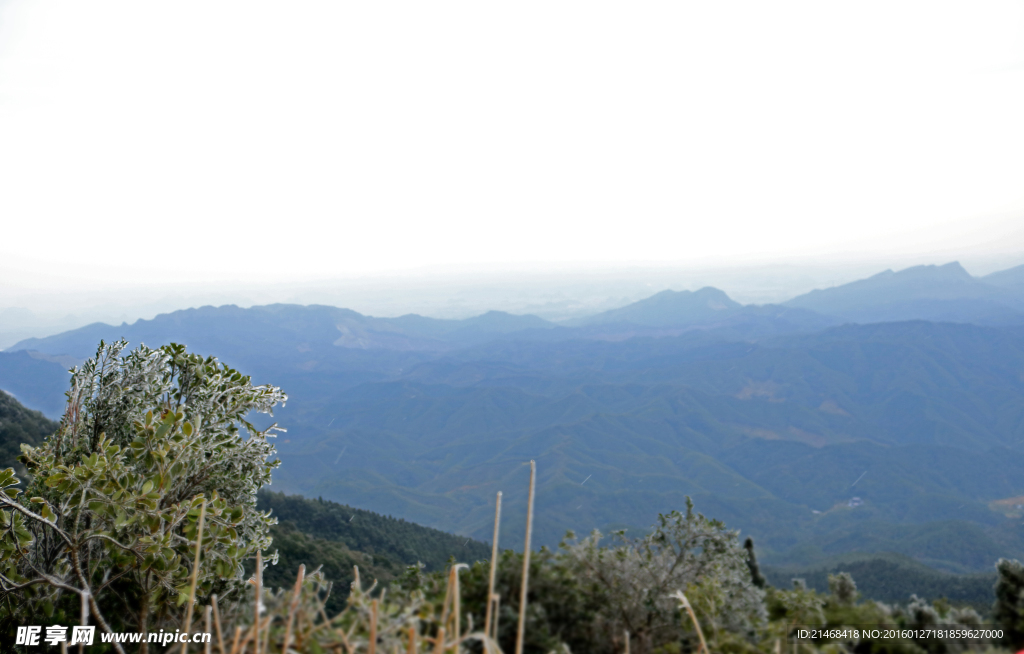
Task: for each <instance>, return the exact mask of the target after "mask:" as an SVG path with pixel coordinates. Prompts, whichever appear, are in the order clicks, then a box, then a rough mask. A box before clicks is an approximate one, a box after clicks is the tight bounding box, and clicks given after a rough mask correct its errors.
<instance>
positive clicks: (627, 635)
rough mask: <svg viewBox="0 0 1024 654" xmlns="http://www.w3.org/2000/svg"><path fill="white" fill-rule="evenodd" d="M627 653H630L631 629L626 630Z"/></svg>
mask: <svg viewBox="0 0 1024 654" xmlns="http://www.w3.org/2000/svg"><path fill="white" fill-rule="evenodd" d="M626 654H629V629H627V630H626Z"/></svg>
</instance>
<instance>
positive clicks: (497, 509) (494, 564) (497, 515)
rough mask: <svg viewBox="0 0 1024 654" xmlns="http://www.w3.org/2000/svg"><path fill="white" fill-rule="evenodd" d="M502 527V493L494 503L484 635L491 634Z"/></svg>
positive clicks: (499, 492)
mask: <svg viewBox="0 0 1024 654" xmlns="http://www.w3.org/2000/svg"><path fill="white" fill-rule="evenodd" d="M500 525H501V491H498V497H497V499H496V500H495V502H494V539H493V540H492V541H491V576H490V579H489V581H488V582H487V613H486V615H485V616H484V633H485V634H487V635H488V636H489V635H490V634H491V618H492V615H493V614H492V610H491V606H492V604H493V602H492V600H493V598H494V575H495V574H496V572H497V570H498V527H499V526H500Z"/></svg>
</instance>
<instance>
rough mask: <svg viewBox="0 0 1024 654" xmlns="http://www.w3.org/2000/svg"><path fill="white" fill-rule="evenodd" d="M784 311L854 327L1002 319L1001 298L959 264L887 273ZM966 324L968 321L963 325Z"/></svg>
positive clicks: (817, 293) (815, 294)
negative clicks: (828, 317)
mask: <svg viewBox="0 0 1024 654" xmlns="http://www.w3.org/2000/svg"><path fill="white" fill-rule="evenodd" d="M786 306H791V307H800V308H802V309H811V310H812V311H817V312H819V313H824V314H827V315H833V316H838V317H841V318H844V319H847V320H852V321H854V322H885V321H892V320H913V319H923V320H940V321H944V320H951V321H953V322H965V320H964V318H969V317H971V316H973V317H974V318H975V319H980V318H983V317H985V316H990V317H992V318H993V319H996V318H1000V319H1006V318H1007V317H1008V316H1010V314H1013V313H1014V312H1013V309H1012V308H1010V307H1009V306H1008V305H1007V304H1006V298H1005V293H1004V292H1002V291H1001V290H1000V289H998V288H996V287H995V286H993V285H990V284H988V283H986V282H984V281H982V280H980V279H978V278H976V277H973V276H972V275H971V274H970V273H969V272H967V271H966V270H965V269H964V267H963V266H961V265H960V262H959V261H951V262H949V263H946V264H942V265H923V266H913V267H911V268H904V269H903V270H899V271H896V272H893V271H892V270H886V271H883V272H880V273H878V274H877V275H873V276H871V277H868V278H867V279H861V280H858V281H855V282H851V283H849V284H843V285H841V286H833V287H832V288H826V289H818V290H814V291H811V292H810V293H806V294H804V295H801V296H799V297H795V298H793V299H792V300H790V301H789V302H786ZM968 322H969V320H968Z"/></svg>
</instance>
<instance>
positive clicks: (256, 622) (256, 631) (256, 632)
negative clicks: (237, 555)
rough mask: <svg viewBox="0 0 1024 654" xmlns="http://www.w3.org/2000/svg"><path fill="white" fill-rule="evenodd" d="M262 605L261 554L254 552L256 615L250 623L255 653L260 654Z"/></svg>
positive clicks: (260, 552) (258, 551)
mask: <svg viewBox="0 0 1024 654" xmlns="http://www.w3.org/2000/svg"><path fill="white" fill-rule="evenodd" d="M262 603H263V552H262V551H261V550H256V602H255V603H254V606H255V607H256V608H255V609H253V610H254V611H255V612H256V615H255V617H254V619H253V621H252V628H253V641H254V642H255V644H256V648H255V650H254V651H255V652H256V654H260V605H261V604H262Z"/></svg>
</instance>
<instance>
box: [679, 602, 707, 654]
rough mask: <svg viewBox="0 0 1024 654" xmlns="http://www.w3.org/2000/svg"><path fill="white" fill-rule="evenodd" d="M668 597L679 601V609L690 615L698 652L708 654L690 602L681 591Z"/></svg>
mask: <svg viewBox="0 0 1024 654" xmlns="http://www.w3.org/2000/svg"><path fill="white" fill-rule="evenodd" d="M670 597H674V598H676V599H677V600H679V608H683V609H686V611H687V613H689V614H690V620H692V621H693V626H694V628H695V629H696V630H697V637H698V638H700V647H701V648H700V651H701V652H704V654H710V650H708V644H707V641H705V640H704V632H703V631H702V630H701V628H700V622H698V621H697V614H696V613H694V612H693V607H692V606H690V600H688V599H686V595H684V594H683V591H681V590H677V591H676V592H675V593H674V594H672V595H670Z"/></svg>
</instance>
